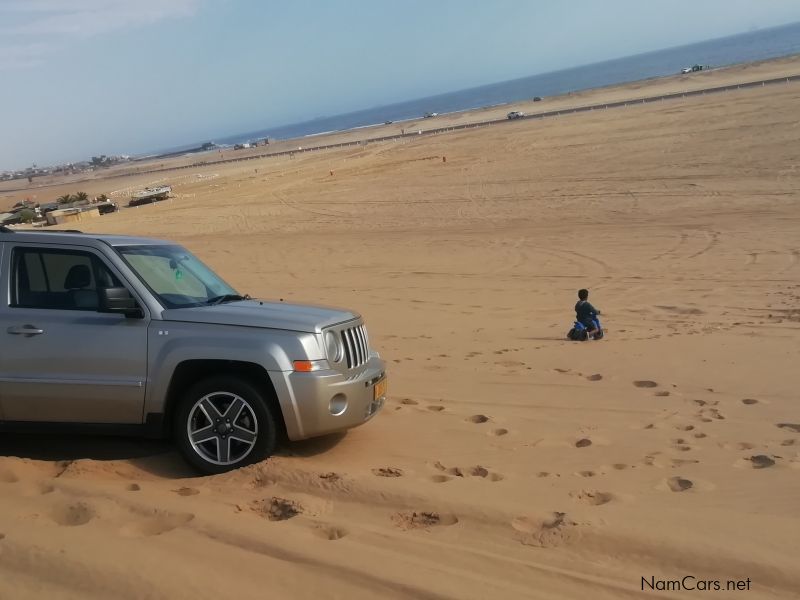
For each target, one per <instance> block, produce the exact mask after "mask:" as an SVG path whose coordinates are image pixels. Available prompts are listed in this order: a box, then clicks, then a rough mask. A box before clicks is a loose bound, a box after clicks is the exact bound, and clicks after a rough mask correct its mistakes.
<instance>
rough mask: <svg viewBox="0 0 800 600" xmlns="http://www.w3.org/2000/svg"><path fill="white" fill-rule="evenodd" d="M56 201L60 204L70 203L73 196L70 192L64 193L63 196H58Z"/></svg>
mask: <svg viewBox="0 0 800 600" xmlns="http://www.w3.org/2000/svg"><path fill="white" fill-rule="evenodd" d="M56 202H58V203H59V204H69V203H70V202H72V196H71V195H69V194H64V195H63V196H59V197H58V198H56Z"/></svg>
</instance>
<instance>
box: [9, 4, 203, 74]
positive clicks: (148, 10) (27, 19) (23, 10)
mask: <svg viewBox="0 0 800 600" xmlns="http://www.w3.org/2000/svg"><path fill="white" fill-rule="evenodd" d="M199 1H200V0H5V1H3V2H0V23H1V24H2V25H0V38H1V39H3V40H4V42H6V43H8V42H9V41H11V42H12V43H11V44H9V45H0V70H4V69H19V68H26V67H34V66H37V65H40V64H42V63H44V62H45V58H46V55H48V54H52V52H53V51H54V50H56V49H57V47H59V46H61V47H63V45H65V44H68V43H69V41H70V39H74V38H87V37H93V36H98V35H107V34H109V33H112V32H116V31H119V30H127V29H134V28H137V27H143V26H147V25H152V24H154V23H157V22H159V21H164V20H166V19H176V18H186V17H190V16H192V15H194V13H195V12H196V10H197V6H198V4H199ZM38 36H46V37H47V39H48V41H49V42H51V44H49V45H43V44H30V43H27V44H26V43H22V42H23V41H26V40H27V39H30V38H31V37H33V38H36V37H38ZM14 42H17V43H14Z"/></svg>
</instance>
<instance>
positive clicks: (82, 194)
mask: <svg viewBox="0 0 800 600" xmlns="http://www.w3.org/2000/svg"><path fill="white" fill-rule="evenodd" d="M88 199H89V194H87V193H86V192H78V193H77V194H75V200H76V201H77V202H86V201H87V200H88Z"/></svg>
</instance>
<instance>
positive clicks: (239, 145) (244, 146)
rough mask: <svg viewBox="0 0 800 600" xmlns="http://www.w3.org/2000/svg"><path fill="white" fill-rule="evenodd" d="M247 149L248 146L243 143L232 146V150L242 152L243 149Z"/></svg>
mask: <svg viewBox="0 0 800 600" xmlns="http://www.w3.org/2000/svg"><path fill="white" fill-rule="evenodd" d="M249 147H250V144H249V143H247V142H245V143H244V144H234V146H233V149H234V150H244V149H245V148H249Z"/></svg>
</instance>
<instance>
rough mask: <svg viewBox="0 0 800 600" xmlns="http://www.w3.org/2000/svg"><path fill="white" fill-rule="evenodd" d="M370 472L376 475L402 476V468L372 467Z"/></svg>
mask: <svg viewBox="0 0 800 600" xmlns="http://www.w3.org/2000/svg"><path fill="white" fill-rule="evenodd" d="M372 474H373V475H376V476H378V477H402V476H403V470H402V469H396V468H395V467H378V468H376V469H372Z"/></svg>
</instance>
